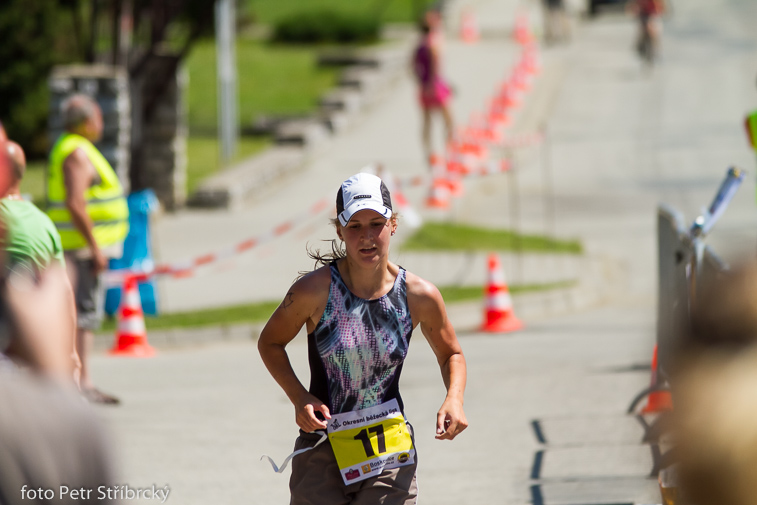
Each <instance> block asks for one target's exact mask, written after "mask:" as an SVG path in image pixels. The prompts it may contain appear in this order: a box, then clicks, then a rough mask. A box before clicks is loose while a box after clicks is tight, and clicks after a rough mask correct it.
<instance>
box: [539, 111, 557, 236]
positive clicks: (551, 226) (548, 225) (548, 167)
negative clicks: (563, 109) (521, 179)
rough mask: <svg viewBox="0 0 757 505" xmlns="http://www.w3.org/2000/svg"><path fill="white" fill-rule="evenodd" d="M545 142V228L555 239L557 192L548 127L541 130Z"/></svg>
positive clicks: (542, 150) (542, 159)
mask: <svg viewBox="0 0 757 505" xmlns="http://www.w3.org/2000/svg"><path fill="white" fill-rule="evenodd" d="M541 131H542V135H543V136H544V140H543V141H542V144H541V154H542V155H541V166H542V188H543V189H542V193H543V194H544V225H545V226H544V228H545V230H544V231H545V233H546V235H547V236H548V237H552V238H555V236H556V235H557V226H556V223H555V191H554V181H553V179H552V152H551V149H552V146H551V144H550V142H549V135H548V134H547V125H543V126H542V128H541Z"/></svg>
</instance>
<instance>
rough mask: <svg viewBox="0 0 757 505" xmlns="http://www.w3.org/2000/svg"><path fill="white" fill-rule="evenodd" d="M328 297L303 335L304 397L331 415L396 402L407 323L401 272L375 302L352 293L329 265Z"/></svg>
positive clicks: (409, 326)
mask: <svg viewBox="0 0 757 505" xmlns="http://www.w3.org/2000/svg"><path fill="white" fill-rule="evenodd" d="M330 270H331V286H330V287H329V299H328V302H327V303H326V308H325V310H324V312H323V316H321V319H320V321H318V324H317V325H316V327H315V330H313V332H312V333H310V334H309V335H308V359H309V362H310V393H311V394H312V395H313V396H315V397H316V398H318V399H319V400H321V401H322V402H323V403H325V404H326V405H328V407H329V411H330V412H331V413H332V414H333V413H336V414H339V413H342V412H349V411H352V410H359V409H363V408H367V407H372V406H374V405H379V404H381V403H384V402H386V401H389V400H392V399H396V400H397V402H398V403H399V405H400V408H401V409H403V403H402V398H401V397H400V393H399V379H400V372H401V371H402V363H403V362H404V361H405V356H407V349H408V344H409V343H410V335H411V334H412V332H413V323H412V321H411V319H410V311H409V309H408V306H407V286H406V283H405V273H406V272H405V270H404V269H403V268H400V271H399V273H398V274H397V278H396V279H395V281H394V285H393V286H392V289H390V290H389V292H388V293H387V294H385V295H384V296H382V297H381V298H377V299H375V300H365V299H363V298H359V297H357V296H355V295H354V294H352V292H350V290H349V289H347V286H346V285H345V284H344V281H343V280H342V277H341V275H339V270H338V269H337V267H336V264H335V263H332V264H331V266H330Z"/></svg>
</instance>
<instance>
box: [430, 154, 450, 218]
mask: <svg viewBox="0 0 757 505" xmlns="http://www.w3.org/2000/svg"><path fill="white" fill-rule="evenodd" d="M429 161H430V162H431V192H430V193H429V195H428V198H427V199H426V207H434V208H436V209H448V208H449V197H450V190H449V184H447V178H446V177H445V174H444V165H443V162H442V161H441V157H440V156H437V155H435V154H432V155H431V158H430V160H429Z"/></svg>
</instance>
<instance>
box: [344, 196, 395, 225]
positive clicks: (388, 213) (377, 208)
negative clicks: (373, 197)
mask: <svg viewBox="0 0 757 505" xmlns="http://www.w3.org/2000/svg"><path fill="white" fill-rule="evenodd" d="M361 210H372V211H374V212H377V213H378V214H379V215H380V216H381V217H383V218H385V219H389V218H390V217H392V209H389V208H387V207H386V206H384V205H382V204H381V203H379V202H371V201H367V202H356V203H353V204H352V205H350V206H349V207H347V208H346V209H344V211H343V212H342V213H341V214H339V216H338V217H339V222H340V223H341V224H342V226H347V223H349V222H350V219H352V216H354V215H355V214H356V213H358V212H360V211H361Z"/></svg>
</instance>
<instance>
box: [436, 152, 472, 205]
mask: <svg viewBox="0 0 757 505" xmlns="http://www.w3.org/2000/svg"><path fill="white" fill-rule="evenodd" d="M431 173H432V174H433V177H434V180H436V179H439V180H441V181H443V183H444V184H446V185H447V189H448V191H449V196H451V197H455V198H457V197H460V196H463V194H464V193H465V188H464V187H463V183H462V181H461V180H460V177H459V173H458V172H455V171H453V170H450V167H449V162H447V161H445V160H444V158H442V157H441V156H438V155H436V154H433V155H431Z"/></svg>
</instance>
